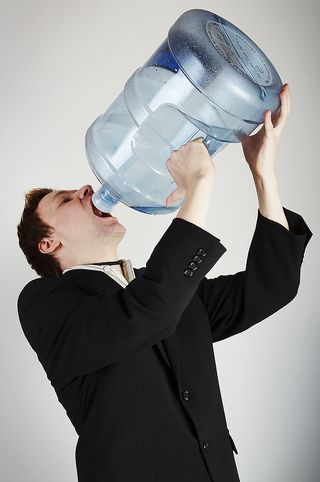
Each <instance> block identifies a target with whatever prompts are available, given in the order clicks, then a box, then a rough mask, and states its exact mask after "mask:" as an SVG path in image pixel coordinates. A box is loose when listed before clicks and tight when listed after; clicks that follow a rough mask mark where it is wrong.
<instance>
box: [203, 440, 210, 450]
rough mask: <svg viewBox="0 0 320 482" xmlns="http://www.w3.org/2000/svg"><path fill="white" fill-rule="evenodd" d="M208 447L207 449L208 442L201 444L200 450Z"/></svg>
mask: <svg viewBox="0 0 320 482" xmlns="http://www.w3.org/2000/svg"><path fill="white" fill-rule="evenodd" d="M208 447H209V444H208V442H202V448H203V450H207V448H208Z"/></svg>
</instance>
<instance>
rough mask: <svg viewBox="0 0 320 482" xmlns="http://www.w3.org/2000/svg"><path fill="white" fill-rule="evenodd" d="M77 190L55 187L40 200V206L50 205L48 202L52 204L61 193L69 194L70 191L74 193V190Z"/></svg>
mask: <svg viewBox="0 0 320 482" xmlns="http://www.w3.org/2000/svg"><path fill="white" fill-rule="evenodd" d="M76 191H77V190H76V189H69V190H67V189H59V190H57V189H54V190H53V191H52V192H49V193H48V194H46V195H45V196H44V197H43V198H42V199H41V200H40V202H39V206H40V205H42V206H44V205H46V206H48V204H51V202H52V201H54V200H55V199H56V198H57V197H58V196H60V194H69V193H72V192H76Z"/></svg>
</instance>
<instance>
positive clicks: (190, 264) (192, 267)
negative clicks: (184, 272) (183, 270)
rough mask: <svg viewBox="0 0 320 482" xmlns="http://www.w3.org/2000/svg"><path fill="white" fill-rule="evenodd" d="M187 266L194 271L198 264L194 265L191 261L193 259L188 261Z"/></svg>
mask: <svg viewBox="0 0 320 482" xmlns="http://www.w3.org/2000/svg"><path fill="white" fill-rule="evenodd" d="M188 268H191V269H193V271H195V270H196V269H198V266H197V265H196V263H193V261H191V263H189V266H188Z"/></svg>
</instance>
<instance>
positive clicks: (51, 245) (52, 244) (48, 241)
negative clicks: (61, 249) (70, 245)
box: [38, 238, 61, 254]
mask: <svg viewBox="0 0 320 482" xmlns="http://www.w3.org/2000/svg"><path fill="white" fill-rule="evenodd" d="M60 244H61V243H60V241H59V240H58V239H52V238H43V239H42V240H41V241H40V243H38V248H39V251H40V253H42V254H49V253H52V252H53V251H54V250H55V249H57V247H58V246H59V245H60Z"/></svg>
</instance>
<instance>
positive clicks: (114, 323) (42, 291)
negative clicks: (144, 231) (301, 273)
mask: <svg viewBox="0 0 320 482" xmlns="http://www.w3.org/2000/svg"><path fill="white" fill-rule="evenodd" d="M199 251H200V253H201V254H199ZM225 251H226V248H225V247H224V246H223V245H222V244H221V243H220V240H219V239H218V238H216V237H215V236H213V235H212V234H210V233H209V232H207V231H205V230H204V229H202V228H201V227H199V226H197V225H195V224H193V223H191V222H188V221H186V220H184V219H182V218H175V219H173V221H172V223H171V225H170V226H169V227H168V229H167V230H166V231H165V233H164V234H163V236H162V238H161V239H160V241H159V242H158V243H157V245H156V246H155V248H154V250H153V251H152V253H151V256H150V258H149V260H148V261H147V263H146V268H145V270H144V272H143V274H142V275H141V276H138V277H137V278H135V279H133V280H132V281H131V282H130V283H129V284H128V285H127V286H126V287H125V288H123V287H119V289H116V290H112V294H110V293H108V292H106V293H103V294H100V293H93V294H92V293H90V287H89V288H88V289H87V290H84V289H83V287H82V288H81V287H79V285H77V284H76V282H75V281H74V280H70V279H67V278H64V277H63V276H62V277H61V278H54V277H52V278H37V279H35V280H32V281H31V282H29V283H28V284H27V285H26V286H25V287H24V289H23V290H22V291H21V293H20V295H19V298H18V313H19V318H20V323H21V326H22V329H23V331H24V334H25V336H26V337H27V339H28V341H29V343H30V345H31V347H32V348H33V349H34V350H35V352H36V353H37V356H38V359H39V361H40V362H41V363H42V365H43V367H44V369H45V371H46V373H47V377H48V379H49V380H50V381H51V383H52V385H54V386H55V388H59V387H61V386H63V385H64V384H65V383H67V382H68V381H69V380H71V379H72V378H74V377H76V376H79V375H83V374H86V373H89V372H92V371H95V370H97V369H100V368H102V367H105V366H108V365H111V364H114V363H117V362H119V361H121V360H123V359H124V358H126V357H128V356H130V355H131V354H132V353H134V352H136V351H137V350H139V349H142V348H145V347H148V346H152V345H153V344H155V343H157V342H159V341H160V340H162V339H163V338H166V337H168V336H169V335H171V334H172V333H173V332H174V331H175V330H176V327H177V325H178V323H179V320H180V318H181V315H182V313H183V311H184V310H185V308H186V307H187V305H188V304H189V302H190V301H191V299H192V297H193V296H194V295H195V292H196V289H197V287H198V285H199V282H200V280H201V279H202V278H203V277H204V276H205V274H206V273H207V272H208V271H209V270H210V269H211V268H212V266H213V265H214V264H215V263H216V262H217V261H218V259H219V258H220V257H221V256H222V254H223V253H224V252H225ZM199 260H200V261H201V262H199ZM190 263H191V265H192V266H193V269H192V268H191V267H190V266H189V265H190ZM195 267H196V269H194V268H195ZM190 273H191V275H190ZM101 276H105V275H103V274H101Z"/></svg>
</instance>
